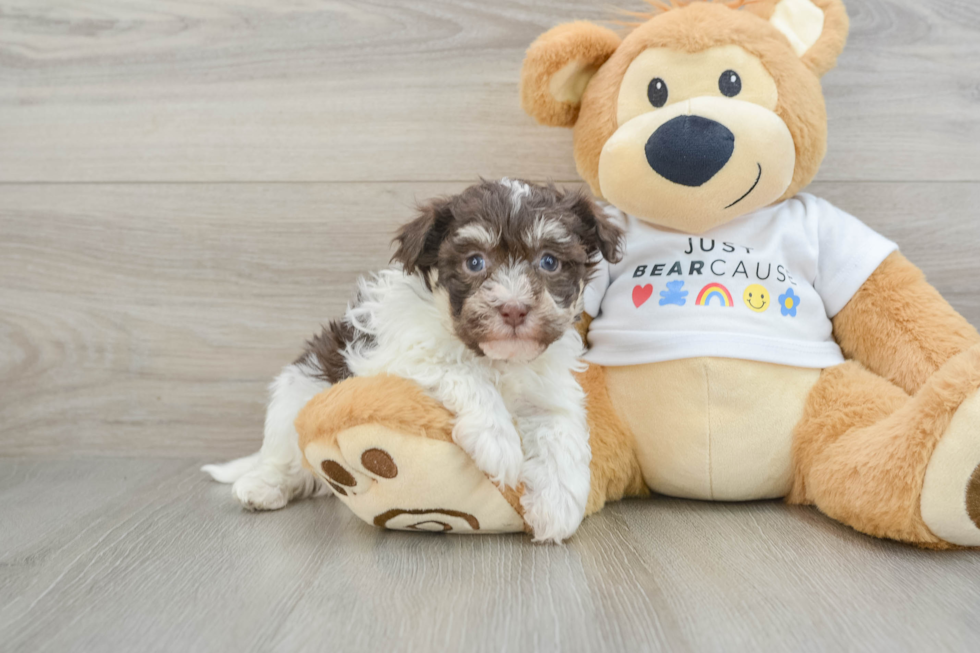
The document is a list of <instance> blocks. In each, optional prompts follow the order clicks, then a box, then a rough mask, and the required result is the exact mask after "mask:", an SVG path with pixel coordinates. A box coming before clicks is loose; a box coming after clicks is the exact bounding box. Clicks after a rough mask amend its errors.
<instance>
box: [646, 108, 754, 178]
mask: <svg viewBox="0 0 980 653" xmlns="http://www.w3.org/2000/svg"><path fill="white" fill-rule="evenodd" d="M644 149H645V151H646V157H647V163H649V164H650V167H651V168H653V170H654V172H656V173H657V174H658V175H660V176H661V177H663V178H664V179H666V180H668V181H672V182H674V183H675V184H681V185H682V186H692V187H697V186H703V185H704V184H705V183H707V182H708V181H710V180H711V179H712V178H713V177H714V176H715V175H716V174H718V172H720V171H721V169H722V168H724V167H725V166H726V165H727V164H728V162H729V161H730V160H731V158H732V153H733V152H734V151H735V134H733V133H732V131H731V130H730V129H728V127H725V126H724V125H723V124H721V123H720V122H716V121H714V120H710V119H708V118H704V117H702V116H691V115H684V116H677V117H676V118H673V119H672V120H669V121H667V122H666V123H664V124H663V125H661V126H660V127H659V128H658V129H657V130H656V131H655V132H653V135H652V136H650V138H649V140H647V144H646V147H645V148H644Z"/></svg>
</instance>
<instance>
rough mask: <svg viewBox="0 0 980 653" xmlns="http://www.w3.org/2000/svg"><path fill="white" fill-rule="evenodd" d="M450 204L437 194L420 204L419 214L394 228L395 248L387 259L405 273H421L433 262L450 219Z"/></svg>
mask: <svg viewBox="0 0 980 653" xmlns="http://www.w3.org/2000/svg"><path fill="white" fill-rule="evenodd" d="M451 203H452V200H451V199H450V198H448V197H438V198H436V199H433V200H429V201H428V202H426V203H424V204H420V205H419V207H418V210H419V217H417V218H415V219H414V220H412V221H411V222H409V223H408V224H406V225H405V226H403V227H402V228H401V229H399V230H398V235H397V236H395V240H394V242H395V243H398V248H397V249H396V250H395V254H394V256H392V257H391V260H392V261H398V262H399V263H401V264H402V267H403V268H404V269H405V272H407V273H409V274H413V273H415V272H416V271H420V272H422V273H423V274H425V273H427V272H428V271H429V270H430V269H432V268H433V267H434V266H435V265H436V262H437V261H438V258H439V247H440V246H441V245H442V241H443V240H444V239H445V237H446V234H447V233H448V232H449V227H450V225H451V224H452V222H453V219H454V218H453V212H452V209H451Z"/></svg>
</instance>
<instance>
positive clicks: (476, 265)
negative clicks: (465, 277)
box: [463, 254, 487, 273]
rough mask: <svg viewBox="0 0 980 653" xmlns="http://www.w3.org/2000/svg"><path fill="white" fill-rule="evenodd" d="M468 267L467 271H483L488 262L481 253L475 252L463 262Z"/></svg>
mask: <svg viewBox="0 0 980 653" xmlns="http://www.w3.org/2000/svg"><path fill="white" fill-rule="evenodd" d="M463 265H464V266H465V267H466V271H467V272H474V273H476V272H483V270H484V268H486V267H487V262H486V261H485V260H484V259H483V257H482V256H480V255H479V254H474V255H473V256H470V257H469V258H467V259H466V262H465V263H464V264H463Z"/></svg>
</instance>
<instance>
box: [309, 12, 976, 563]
mask: <svg viewBox="0 0 980 653" xmlns="http://www.w3.org/2000/svg"><path fill="white" fill-rule="evenodd" d="M654 4H655V5H657V7H658V8H657V9H656V10H655V11H653V12H652V13H651V14H648V15H647V14H636V16H637V22H636V23H635V24H634V25H633V26H632V27H633V29H632V31H631V32H630V33H629V34H628V35H627V36H626V37H625V38H622V39H621V38H620V37H619V36H618V35H617V34H616V33H614V32H612V31H610V30H608V29H606V28H603V27H599V26H596V25H593V24H590V23H585V22H578V23H571V24H568V25H561V26H559V27H556V28H554V29H552V30H551V31H549V32H547V33H545V34H544V35H542V36H541V37H540V38H539V39H538V40H537V41H536V42H535V43H534V44H533V45H532V46H531V48H530V50H529V51H528V55H527V59H526V61H525V64H524V70H523V75H522V100H523V104H524V107H525V109H526V110H527V111H528V113H530V114H531V115H532V116H533V117H534V118H536V119H537V120H538V121H539V122H542V123H544V124H547V125H553V126H562V127H573V126H574V144H575V149H574V152H575V160H576V163H577V165H578V170H579V172H580V174H581V175H582V177H583V178H584V179H585V180H586V181H587V182H588V183H589V185H590V186H591V188H592V191H593V193H594V194H595V195H596V196H597V197H598V198H600V199H602V200H605V201H606V202H607V203H608V205H609V210H610V211H611V212H614V213H616V214H617V216H618V218H619V219H620V220H621V221H622V223H623V226H624V227H625V228H626V231H627V237H626V247H625V256H624V259H623V261H622V262H620V263H617V264H615V265H601V266H600V273H599V275H598V278H596V279H595V281H594V282H593V284H592V285H591V286H590V287H589V289H588V291H587V302H586V311H587V313H588V314H589V315H590V316H592V317H594V320H591V324H590V325H589V329H588V341H589V343H590V349H589V351H588V353H587V354H586V360H587V361H588V362H589V363H590V366H589V369H588V370H587V371H586V372H585V373H583V374H582V375H581V376H580V382H581V383H582V385H583V387H584V389H585V390H586V393H587V397H588V409H589V422H590V424H589V425H590V429H591V446H592V456H593V458H592V466H591V472H592V488H591V496H590V498H589V504H588V512H589V513H592V512H595V511H597V510H599V509H600V508H601V507H602V506H603V505H604V504H605V503H606V502H607V501H612V500H617V499H620V498H622V497H624V496H644V495H647V494H648V493H649V491H650V490H653V491H654V492H658V493H662V494H666V495H671V496H677V497H690V498H696V499H707V500H724V501H741V500H750V499H764V498H779V497H784V498H785V499H786V500H787V501H788V502H790V503H797V504H807V505H815V506H817V507H818V508H819V509H820V510H821V511H823V512H824V513H825V514H827V515H829V516H830V517H832V518H834V519H837V520H840V521H841V522H843V523H845V524H848V525H850V526H852V527H853V528H855V529H857V530H859V531H862V532H864V533H867V534H869V535H874V536H877V537H887V538H892V539H895V540H901V541H905V542H910V543H913V544H917V545H920V546H924V547H932V548H950V547H952V546H976V545H980V393H978V388H980V335H978V334H977V331H976V330H975V329H974V328H973V327H971V326H970V324H968V323H967V322H966V321H965V320H964V319H963V318H962V317H961V316H959V315H958V314H957V313H956V312H955V311H954V310H953V309H952V307H950V305H949V304H948V303H947V302H946V301H945V300H944V299H943V298H942V297H941V296H940V295H939V294H938V293H937V292H936V291H935V289H933V288H932V287H931V286H930V285H929V284H927V283H926V281H925V279H924V278H923V275H922V273H921V272H920V271H919V270H918V269H917V268H916V267H915V266H914V265H912V264H911V263H910V262H908V261H907V260H906V259H905V258H904V257H903V256H902V255H901V254H900V253H898V251H897V247H896V246H895V244H893V243H891V242H890V241H888V240H887V239H885V238H883V237H882V236H880V235H878V234H876V233H875V232H873V231H872V230H871V229H869V228H868V227H866V226H865V225H863V224H862V223H861V222H859V221H858V220H857V219H856V218H854V217H852V216H850V215H848V214H846V213H844V212H843V211H841V210H839V209H837V208H835V207H834V206H832V205H830V204H829V203H827V202H825V201H823V200H820V199H818V198H815V197H813V196H810V195H807V194H801V191H802V189H803V188H804V187H806V185H807V184H808V183H809V182H810V181H811V180H812V179H813V177H814V176H815V175H816V173H817V169H818V167H819V165H820V163H821V161H822V159H823V156H824V152H825V149H826V127H827V119H826V112H825V107H824V100H823V95H822V92H821V87H820V77H821V76H822V75H823V74H824V73H826V72H827V71H828V70H830V69H831V68H832V67H833V66H834V64H835V61H836V59H837V57H838V55H839V54H840V52H841V50H842V49H843V47H844V42H845V40H846V35H847V27H848V20H847V14H846V12H845V9H844V6H843V5H842V4H841V2H840V0H756V1H754V2H742V1H740V0H734V1H732V2H710V1H707V0H703V1H693V2H678V3H677V5H679V6H674V5H666V4H663V3H654ZM588 322H589V320H588V319H587V320H586V323H588ZM296 425H297V429H298V431H299V433H300V442H301V447H302V449H303V450H304V453H305V455H306V459H307V464H308V465H309V467H310V469H312V470H313V471H314V472H315V473H317V474H319V475H320V476H321V477H322V478H324V479H325V480H326V481H328V482H329V483H330V484H331V485H332V487H333V488H334V489H335V490H336V492H337V494H338V495H339V496H340V499H341V500H342V501H344V502H345V503H346V504H347V505H348V506H349V507H350V508H351V510H353V511H354V512H355V513H356V514H357V515H358V516H360V517H361V518H363V519H364V520H365V521H368V522H369V523H373V524H375V525H377V526H382V527H387V528H401V529H416V530H437V531H459V532H506V531H519V530H526V526H525V524H524V522H523V519H522V518H521V516H520V515H521V506H520V492H521V490H520V488H518V489H516V490H511V489H502V490H501V489H498V488H497V487H496V486H494V485H493V484H492V483H490V481H489V480H487V478H486V477H485V476H484V475H483V474H481V473H480V472H479V471H478V470H477V469H476V467H475V466H474V465H473V463H472V462H471V461H470V460H469V459H468V458H467V457H466V455H465V454H463V453H462V451H461V450H460V449H459V448H457V447H456V446H455V445H454V444H453V443H452V415H450V414H449V413H448V412H447V411H446V410H445V409H444V408H443V407H441V406H440V405H438V404H436V403H435V402H434V401H433V400H432V399H430V398H428V397H427V396H426V395H425V394H423V393H422V391H421V390H420V389H419V388H418V387H416V386H414V385H413V384H412V383H410V382H408V381H405V380H403V379H398V378H393V377H376V378H360V379H351V380H348V381H345V382H344V383H341V384H339V385H337V386H335V387H334V388H331V389H330V390H328V391H326V392H324V393H322V394H321V395H319V396H317V397H316V398H314V399H313V400H312V401H311V402H310V404H308V405H307V407H306V408H305V409H304V410H303V411H302V412H301V414H300V416H299V418H298V419H297V421H296Z"/></svg>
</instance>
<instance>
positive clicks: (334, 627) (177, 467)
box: [0, 457, 980, 653]
mask: <svg viewBox="0 0 980 653" xmlns="http://www.w3.org/2000/svg"><path fill="white" fill-rule="evenodd" d="M199 462H200V461H194V460H179V459H171V460H161V459H155V458H147V457H141V458H133V459H120V458H115V459H100V458H95V459H89V460H84V461H80V460H75V459H65V458H44V459H40V458H38V459H32V460H27V459H0V520H2V523H3V525H4V527H3V528H2V529H0V636H2V639H0V641H2V642H3V644H2V646H0V648H2V649H3V650H5V651H35V652H47V651H58V652H66V651H188V652H191V651H216V650H235V651H241V652H247V651H269V650H279V651H344V652H351V651H378V650H395V651H405V652H411V651H419V652H420V653H429V652H431V651H525V650H527V651H567V652H574V651H589V652H592V653H602V652H605V651H637V650H650V651H659V650H672V651H734V650H749V651H759V650H781V651H782V650H800V651H803V650H807V651H843V650H848V651H914V650H916V651H970V650H973V651H975V650H976V642H977V633H978V632H980V611H978V610H977V608H978V607H980V583H977V578H980V556H977V555H976V554H975V553H973V552H967V551H960V552H955V553H934V552H925V551H917V550H913V549H910V548H907V547H904V546H901V545H898V544H893V543H889V542H883V541H878V540H872V539H870V538H866V537H864V536H862V535H859V534H857V533H854V532H853V531H850V530H848V529H846V528H844V527H843V526H840V525H838V524H836V523H834V522H831V521H830V520H828V519H825V518H823V517H821V516H820V515H819V514H817V513H816V512H814V511H812V510H810V509H805V508H790V507H787V506H784V505H782V504H779V503H770V502H763V503H750V504H729V505H726V504H710V503H701V502H694V501H679V500H666V499H663V500H651V501H632V502H624V503H620V504H616V505H613V506H610V507H609V508H608V509H606V510H605V511H603V512H602V513H601V514H600V515H598V516H596V517H594V518H590V519H588V520H586V522H585V523H584V525H583V527H582V529H581V531H580V532H579V534H578V535H577V536H576V537H575V538H574V539H573V540H572V541H571V542H570V543H568V544H567V545H565V546H562V547H554V546H552V547H546V546H533V545H530V544H529V543H528V540H527V539H525V538H524V537H523V536H520V535H513V536H458V537H451V536H442V535H431V534H414V533H411V534H409V533H395V532H384V531H380V530H377V529H374V528H372V527H369V526H367V525H365V524H363V523H362V522H360V521H358V520H357V519H356V518H355V517H353V515H352V514H351V513H350V512H349V511H347V510H346V509H345V508H344V507H343V506H342V505H341V504H340V503H339V502H337V501H335V500H333V499H329V498H328V499H317V500H312V501H305V502H301V503H299V504H296V505H294V506H291V507H289V508H287V509H285V510H282V511H280V512H276V513H266V514H245V513H243V512H241V510H240V509H239V508H238V507H237V506H236V505H233V503H232V502H231V500H230V495H229V493H228V490H227V488H226V487H223V486H219V485H216V484H214V483H209V482H208V481H206V480H205V479H203V478H202V477H201V474H200V473H199V472H198V471H197V467H198V464H199ZM80 490H82V491H80Z"/></svg>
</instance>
